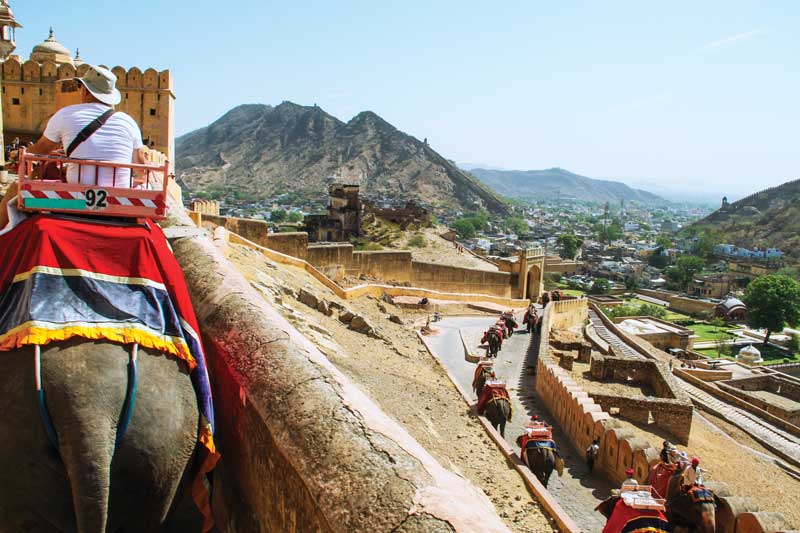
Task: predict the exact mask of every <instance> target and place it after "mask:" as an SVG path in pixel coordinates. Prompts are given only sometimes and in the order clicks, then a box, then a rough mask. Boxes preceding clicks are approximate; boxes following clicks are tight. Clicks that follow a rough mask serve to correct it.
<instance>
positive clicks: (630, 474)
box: [622, 468, 639, 486]
mask: <svg viewBox="0 0 800 533" xmlns="http://www.w3.org/2000/svg"><path fill="white" fill-rule="evenodd" d="M634 473H635V472H634V471H633V468H629V469H627V470H626V471H625V475H626V476H628V477H627V478H626V479H625V481H623V482H622V485H623V486H625V485H638V484H639V482H638V481H636V478H635V477H633V474H634Z"/></svg>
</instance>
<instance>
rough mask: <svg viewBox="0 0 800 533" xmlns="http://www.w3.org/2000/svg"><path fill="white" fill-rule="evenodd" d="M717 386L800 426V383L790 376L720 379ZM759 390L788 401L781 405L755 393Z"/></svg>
mask: <svg viewBox="0 0 800 533" xmlns="http://www.w3.org/2000/svg"><path fill="white" fill-rule="evenodd" d="M717 386H718V387H720V388H721V389H722V390H724V391H725V392H727V393H729V394H733V395H734V396H737V397H739V398H741V399H743V400H745V401H746V402H749V403H751V404H753V405H755V406H756V407H758V408H759V409H763V410H764V411H766V412H768V413H771V414H773V415H775V416H777V417H779V418H782V419H784V420H786V421H787V422H789V423H790V424H794V425H796V426H800V384H798V383H797V382H796V381H794V380H792V379H790V378H784V377H781V376H776V375H774V374H772V375H762V376H755V377H749V378H741V379H732V380H729V381H720V382H717ZM757 391H765V392H768V393H771V394H774V395H776V396H782V397H784V398H786V400H788V401H787V402H785V403H784V402H781V404H780V405H779V404H777V403H776V402H774V401H769V400H765V399H763V398H760V397H759V396H757V395H756V394H753V393H754V392H757Z"/></svg>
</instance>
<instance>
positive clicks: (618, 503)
mask: <svg viewBox="0 0 800 533" xmlns="http://www.w3.org/2000/svg"><path fill="white" fill-rule="evenodd" d="M595 511H598V512H599V513H600V514H602V515H603V516H605V517H606V525H605V526H604V527H603V533H627V532H632V531H647V532H648V533H671V532H672V525H671V523H670V522H669V521H668V520H667V517H666V516H664V513H663V512H662V511H660V510H650V509H634V508H632V507H628V506H627V505H626V504H625V502H624V501H623V499H622V498H620V497H619V496H612V497H610V498H606V499H605V500H603V501H602V502H600V504H599V505H598V506H597V507H595Z"/></svg>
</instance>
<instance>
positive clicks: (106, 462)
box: [0, 338, 200, 533]
mask: <svg viewBox="0 0 800 533" xmlns="http://www.w3.org/2000/svg"><path fill="white" fill-rule="evenodd" d="M34 350H35V348H34V347H33V346H25V347H23V348H18V349H15V350H11V351H7V352H2V353H0V357H2V366H0V368H2V373H0V428H2V429H3V434H4V435H5V437H4V438H3V440H2V444H0V485H2V487H3V491H4V494H5V496H4V497H3V498H2V499H0V532H4V533H5V532H8V533H11V532H18V531H36V532H39V531H41V532H45V531H64V532H67V531H77V532H79V533H104V532H106V531H163V530H165V528H166V526H167V524H168V523H169V522H170V519H171V518H172V516H173V514H174V513H175V510H176V508H177V507H178V504H179V503H180V502H181V499H182V497H183V496H184V494H185V493H187V492H188V491H187V490H186V489H187V488H188V486H189V484H190V483H191V482H192V479H193V477H194V476H193V471H194V470H195V469H196V466H197V465H196V461H195V457H196V455H195V449H196V448H197V444H198V420H199V413H198V407H197V405H198V404H197V398H196V395H195V391H194V389H193V387H192V383H191V381H190V378H189V373H188V371H187V368H186V363H185V362H184V361H179V360H177V359H176V358H173V357H169V356H165V355H164V354H162V353H159V352H157V351H155V350H150V349H145V348H139V350H138V360H137V366H138V390H137V394H136V403H135V411H134V413H133V416H132V418H131V420H130V426H129V427H128V428H127V431H126V432H125V435H124V437H123V438H122V440H121V441H120V442H119V446H118V447H117V448H116V450H115V440H116V439H117V430H118V424H119V423H120V419H121V412H122V410H123V404H125V402H126V394H129V391H127V389H128V379H129V366H128V365H129V356H130V352H131V348H130V346H122V345H119V344H114V343H111V342H106V341H89V340H86V339H84V338H74V339H72V340H68V341H64V342H59V343H51V344H49V345H47V346H45V347H43V348H42V350H41V383H42V388H43V390H44V394H45V397H46V398H47V404H46V405H47V407H46V409H47V410H48V411H49V415H50V420H51V422H52V429H53V430H54V432H55V435H56V439H57V445H58V449H57V450H55V449H54V448H53V446H52V445H51V443H50V441H49V440H48V435H47V433H46V429H45V428H46V427H47V426H46V425H44V424H43V422H42V419H40V412H39V407H38V405H37V401H36V395H35V391H36V386H35V385H36V384H35V383H34V381H35V373H34ZM198 519H199V517H198ZM193 529H195V530H198V531H199V530H200V524H199V523H198V524H195V525H193Z"/></svg>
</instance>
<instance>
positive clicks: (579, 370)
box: [556, 350, 653, 396]
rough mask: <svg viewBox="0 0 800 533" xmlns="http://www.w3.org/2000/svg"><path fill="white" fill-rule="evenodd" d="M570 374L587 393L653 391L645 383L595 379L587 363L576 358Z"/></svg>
mask: <svg viewBox="0 0 800 533" xmlns="http://www.w3.org/2000/svg"><path fill="white" fill-rule="evenodd" d="M556 351H557V350H556ZM570 375H571V377H572V379H574V380H575V383H577V384H578V385H580V386H581V388H582V389H583V390H584V391H586V392H588V393H592V392H594V393H597V394H619V395H621V396H622V395H631V394H635V395H641V396H652V395H653V391H652V390H651V389H650V387H648V386H646V385H626V384H625V383H614V382H608V381H600V380H597V379H595V378H593V377H592V374H591V372H590V371H589V363H581V362H580V361H577V360H576V361H574V362H573V364H572V371H571V372H570Z"/></svg>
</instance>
